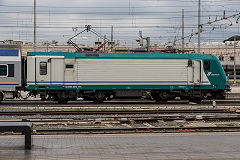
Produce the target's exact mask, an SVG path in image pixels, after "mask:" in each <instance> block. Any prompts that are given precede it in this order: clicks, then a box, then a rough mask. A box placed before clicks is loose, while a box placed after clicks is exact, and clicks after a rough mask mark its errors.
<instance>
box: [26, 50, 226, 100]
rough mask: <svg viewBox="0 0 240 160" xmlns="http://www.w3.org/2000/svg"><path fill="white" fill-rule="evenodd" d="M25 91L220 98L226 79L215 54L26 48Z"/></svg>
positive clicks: (88, 96) (62, 96) (58, 95)
mask: <svg viewBox="0 0 240 160" xmlns="http://www.w3.org/2000/svg"><path fill="white" fill-rule="evenodd" d="M26 79H27V82H26V90H28V91H30V92H31V94H32V95H38V94H40V96H41V98H42V99H47V98H49V99H50V98H51V99H54V100H56V101H59V102H61V103H66V102H68V101H70V100H76V99H77V98H80V97H81V98H83V99H84V100H92V101H95V102H102V101H104V100H108V99H113V98H128V99H130V98H151V99H154V100H156V101H158V102H166V101H168V100H171V99H175V98H176V97H180V98H181V99H189V100H191V101H201V100H202V99H220V98H221V99H222V98H224V97H225V92H226V90H225V89H226V86H227V79H226V75H225V73H224V70H223V68H222V66H221V63H220V62H219V60H218V58H217V57H216V56H214V55H207V54H169V53H160V52H157V51H155V52H152V53H131V52H125V53H117V52H114V53H98V52H82V53H68V52H54V53H51V52H50V53H49V52H46V53H45V52H30V53H28V56H27V75H26Z"/></svg>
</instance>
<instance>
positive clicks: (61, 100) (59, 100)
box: [58, 98, 68, 104]
mask: <svg viewBox="0 0 240 160" xmlns="http://www.w3.org/2000/svg"><path fill="white" fill-rule="evenodd" d="M58 103H59V104H66V103H68V99H67V98H65V99H58Z"/></svg>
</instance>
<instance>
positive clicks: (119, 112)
mask: <svg viewBox="0 0 240 160" xmlns="http://www.w3.org/2000/svg"><path fill="white" fill-rule="evenodd" d="M175 113H236V110H227V109H161V110H147V109H143V110H85V111H81V110H80V111H79V110H67V111H65V110H64V111H58V110H55V111H51V110H46V111H1V112H0V116H3V115H5V116H27V115H127V114H175Z"/></svg>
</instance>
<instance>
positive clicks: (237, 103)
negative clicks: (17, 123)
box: [0, 99, 240, 108]
mask: <svg viewBox="0 0 240 160" xmlns="http://www.w3.org/2000/svg"><path fill="white" fill-rule="evenodd" d="M215 102H216V104H217V105H224V106H240V99H232V100H229V99H228V100H216V101H215ZM212 104H213V100H204V101H202V103H200V104H196V103H192V102H189V101H185V100H182V101H180V100H179V101H178V100H176V101H168V102H167V103H161V104H159V103H156V102H155V101H150V100H143V101H141V100H131V101H125V100H124V101H106V102H104V103H102V104H97V103H93V102H91V101H73V102H69V103H67V104H58V103H57V102H52V101H40V100H27V101H19V100H14V101H3V102H2V103H0V108H1V107H49V108H50V107H66V108H67V107H72V108H73V107H99V106H100V107H122V106H133V107H134V106H146V105H147V106H149V107H162V106H166V105H172V106H176V105H183V106H189V105H194V106H211V105H212Z"/></svg>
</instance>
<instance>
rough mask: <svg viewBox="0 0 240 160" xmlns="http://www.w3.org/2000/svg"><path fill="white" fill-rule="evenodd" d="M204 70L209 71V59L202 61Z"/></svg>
mask: <svg viewBox="0 0 240 160" xmlns="http://www.w3.org/2000/svg"><path fill="white" fill-rule="evenodd" d="M204 70H205V71H210V61H204Z"/></svg>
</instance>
